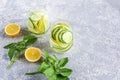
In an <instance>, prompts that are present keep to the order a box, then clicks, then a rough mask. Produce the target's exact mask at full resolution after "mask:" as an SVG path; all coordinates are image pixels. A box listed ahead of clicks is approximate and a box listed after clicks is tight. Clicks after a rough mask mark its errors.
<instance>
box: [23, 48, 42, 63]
mask: <svg viewBox="0 0 120 80" xmlns="http://www.w3.org/2000/svg"><path fill="white" fill-rule="evenodd" d="M25 58H26V59H27V60H28V61H29V62H36V61H38V60H39V59H40V58H41V50H40V49H39V48H35V47H30V48H28V49H26V51H25Z"/></svg>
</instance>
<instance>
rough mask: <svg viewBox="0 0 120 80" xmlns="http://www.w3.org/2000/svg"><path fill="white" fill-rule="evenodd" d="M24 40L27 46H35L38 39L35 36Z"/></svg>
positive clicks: (26, 37)
mask: <svg viewBox="0 0 120 80" xmlns="http://www.w3.org/2000/svg"><path fill="white" fill-rule="evenodd" d="M23 40H24V42H25V45H26V46H28V45H31V44H33V43H34V42H35V41H36V40H37V38H36V37H35V36H25V37H24V38H23Z"/></svg>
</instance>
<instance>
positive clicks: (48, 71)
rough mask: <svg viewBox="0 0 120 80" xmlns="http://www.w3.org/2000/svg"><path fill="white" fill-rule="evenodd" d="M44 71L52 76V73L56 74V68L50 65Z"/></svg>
mask: <svg viewBox="0 0 120 80" xmlns="http://www.w3.org/2000/svg"><path fill="white" fill-rule="evenodd" d="M43 73H44V74H45V75H46V76H48V77H51V76H52V75H54V74H55V70H54V69H53V68H52V67H50V68H47V69H46V70H45V71H44V72H43Z"/></svg>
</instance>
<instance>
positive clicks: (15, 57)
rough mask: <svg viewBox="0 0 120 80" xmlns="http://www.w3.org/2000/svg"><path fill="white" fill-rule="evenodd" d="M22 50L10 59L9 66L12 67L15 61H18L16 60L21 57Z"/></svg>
mask: <svg viewBox="0 0 120 80" xmlns="http://www.w3.org/2000/svg"><path fill="white" fill-rule="evenodd" d="M20 54H21V53H20V52H18V53H16V54H15V56H14V57H12V59H11V60H10V64H9V65H8V67H7V68H10V67H11V66H12V65H13V63H14V62H16V60H17V59H18V58H19V57H20Z"/></svg>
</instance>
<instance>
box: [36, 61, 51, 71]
mask: <svg viewBox="0 0 120 80" xmlns="http://www.w3.org/2000/svg"><path fill="white" fill-rule="evenodd" d="M49 67H50V66H49V64H47V63H46V62H42V64H41V65H40V66H39V68H38V71H41V72H44V71H45V70H46V69H47V68H49Z"/></svg>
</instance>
